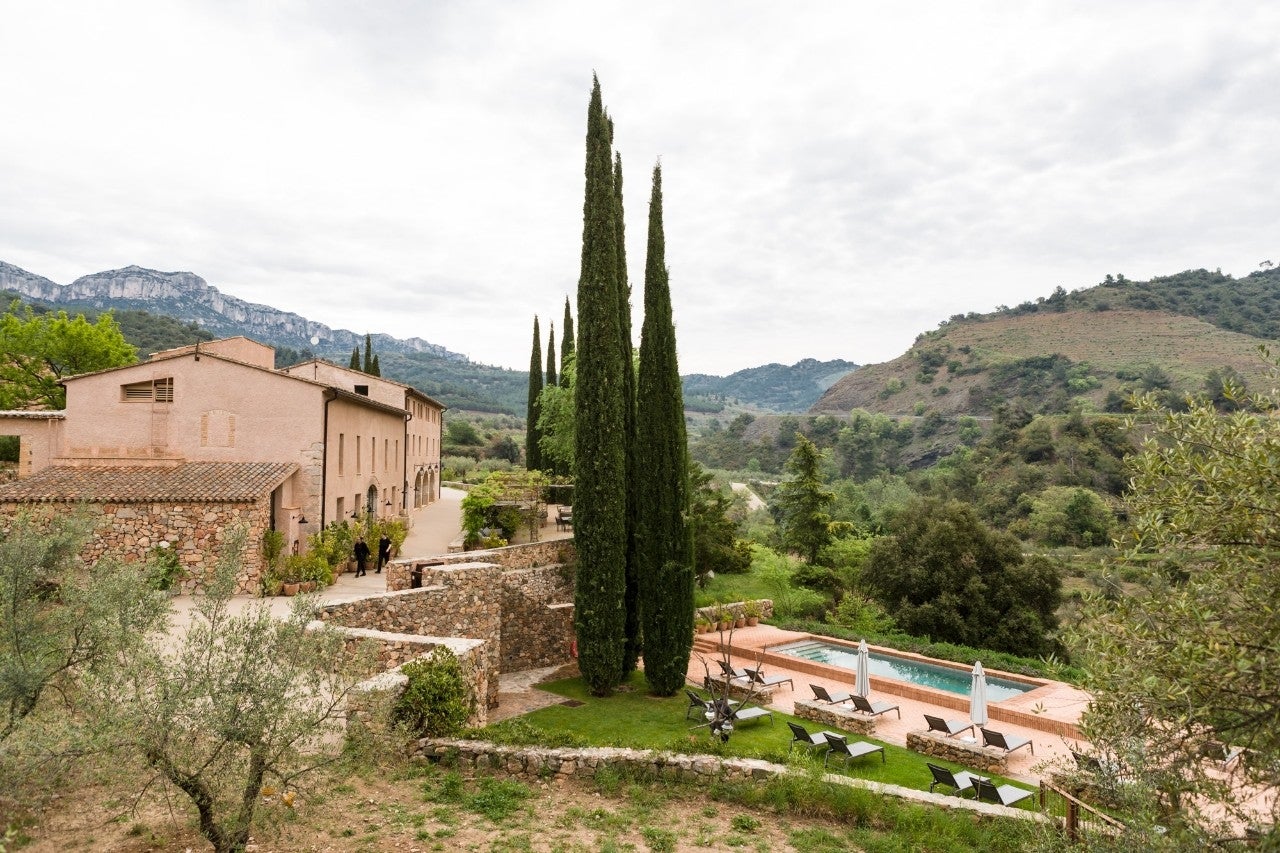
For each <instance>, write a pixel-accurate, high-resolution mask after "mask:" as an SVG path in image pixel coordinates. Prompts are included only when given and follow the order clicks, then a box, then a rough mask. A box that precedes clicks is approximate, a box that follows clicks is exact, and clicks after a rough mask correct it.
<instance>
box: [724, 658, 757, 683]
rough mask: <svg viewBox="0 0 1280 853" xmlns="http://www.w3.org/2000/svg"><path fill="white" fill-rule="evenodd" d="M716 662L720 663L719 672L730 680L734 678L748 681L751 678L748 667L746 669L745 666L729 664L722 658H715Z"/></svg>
mask: <svg viewBox="0 0 1280 853" xmlns="http://www.w3.org/2000/svg"><path fill="white" fill-rule="evenodd" d="M716 663H718V664H720V672H721V673H723V674H724V677H725V678H727V679H729V680H730V681H735V680H738V681H750V680H751V671H750V670H749V669H746V668H745V667H740V666H730V665H729V662H728V661H724V660H717V661H716Z"/></svg>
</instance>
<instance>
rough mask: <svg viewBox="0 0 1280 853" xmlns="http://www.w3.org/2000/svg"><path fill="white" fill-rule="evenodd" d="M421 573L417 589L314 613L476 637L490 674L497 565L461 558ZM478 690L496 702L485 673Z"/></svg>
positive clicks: (494, 660) (374, 625) (496, 637)
mask: <svg viewBox="0 0 1280 853" xmlns="http://www.w3.org/2000/svg"><path fill="white" fill-rule="evenodd" d="M422 577H423V584H424V585H423V586H422V587H421V588H419V589H406V590H401V591H398V592H388V593H386V594H385V595H379V596H373V597H370V598H361V599H357V600H355V601H349V602H336V603H333V604H328V605H325V606H324V607H321V608H320V613H319V616H320V618H321V619H323V620H324V621H326V622H333V623H334V624H337V625H342V626H344V627H350V628H368V629H372V630H376V631H382V632H386V633H391V634H414V635H419V636H426V637H456V638H464V639H465V638H469V639H474V640H481V641H483V644H484V651H483V654H484V656H485V658H486V664H485V669H486V671H487V672H488V673H493V674H495V676H496V674H497V673H499V672H501V671H502V666H501V661H502V611H501V595H500V590H501V588H502V570H501V569H500V568H499V567H497V566H494V565H491V564H488V563H461V564H457V565H448V566H433V567H430V568H428V569H424V570H423V575H422ZM478 692H480V691H478ZM480 695H483V696H485V704H486V705H488V706H489V707H494V706H496V705H497V704H498V679H497V678H496V677H491V678H489V679H488V683H487V684H486V685H485V689H484V690H483V692H480Z"/></svg>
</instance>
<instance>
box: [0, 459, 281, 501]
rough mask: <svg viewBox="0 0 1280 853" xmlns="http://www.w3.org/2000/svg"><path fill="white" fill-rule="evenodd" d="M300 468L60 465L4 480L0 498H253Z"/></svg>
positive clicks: (265, 464) (200, 464) (273, 465)
mask: <svg viewBox="0 0 1280 853" xmlns="http://www.w3.org/2000/svg"><path fill="white" fill-rule="evenodd" d="M297 470H298V465H297V463H295V462H187V463H184V464H182V465H179V466H177V467H176V468H143V467H132V468H131V467H101V468H73V467H65V466H59V467H54V468H46V469H44V470H43V471H41V472H40V473H38V474H33V475H32V476H30V477H28V478H26V479H24V480H15V481H13V482H9V483H4V484H0V501H15V502H21V503H27V502H46V503H48V502H58V501H94V502H97V503H146V502H150V501H190V502H196V503H200V502H217V501H252V500H257V499H258V498H260V497H262V496H264V495H266V494H269V493H270V492H271V490H272V489H274V488H275V487H276V486H278V485H280V484H281V483H283V482H284V481H285V479H286V478H288V477H289V476H290V475H291V474H293V472H294V471H297Z"/></svg>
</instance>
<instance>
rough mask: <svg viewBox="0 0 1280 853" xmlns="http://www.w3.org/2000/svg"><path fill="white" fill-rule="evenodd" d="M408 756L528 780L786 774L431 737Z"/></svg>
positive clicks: (733, 761)
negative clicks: (601, 774)
mask: <svg viewBox="0 0 1280 853" xmlns="http://www.w3.org/2000/svg"><path fill="white" fill-rule="evenodd" d="M411 754H412V755H413V756H416V757H419V758H425V759H427V760H428V761H442V760H444V761H451V762H456V763H457V764H459V765H461V766H463V767H469V768H478V769H492V770H498V771H502V772H504V773H507V774H510V775H512V776H523V777H527V778H532V779H540V778H547V777H549V776H576V777H578V778H582V779H590V778H591V777H593V776H595V775H596V773H597V772H598V771H600V770H602V769H605V768H609V769H618V770H620V769H625V770H629V771H632V772H636V773H641V774H645V775H649V776H652V777H653V778H658V779H678V780H684V781H687V782H710V781H713V780H716V779H732V780H739V781H747V780H751V779H767V778H770V777H772V776H777V775H778V774H779V773H785V772H786V768H785V767H784V766H782V765H781V764H772V763H770V762H768V761H761V760H760V759H755V758H727V759H722V758H716V757H714V756H711V755H685V754H682V753H673V752H655V751H651V750H641V749H617V748H612V747H592V748H574V749H547V748H542V747H522V746H503V745H500V744H493V743H488V742H486V741H469V740H447V739H435V740H433V739H430V738H424V739H422V740H420V741H418V742H417V744H416V745H415V746H414V747H413V749H412V753H411Z"/></svg>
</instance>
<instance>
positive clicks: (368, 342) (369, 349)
mask: <svg viewBox="0 0 1280 853" xmlns="http://www.w3.org/2000/svg"><path fill="white" fill-rule="evenodd" d="M361 370H363V371H364V372H365V373H372V372H373V338H371V337H370V336H369V335H368V334H366V335H365V336H364V367H362V368H361Z"/></svg>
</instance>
